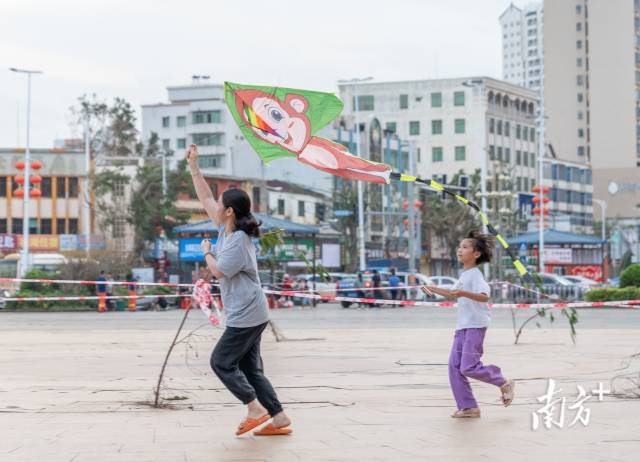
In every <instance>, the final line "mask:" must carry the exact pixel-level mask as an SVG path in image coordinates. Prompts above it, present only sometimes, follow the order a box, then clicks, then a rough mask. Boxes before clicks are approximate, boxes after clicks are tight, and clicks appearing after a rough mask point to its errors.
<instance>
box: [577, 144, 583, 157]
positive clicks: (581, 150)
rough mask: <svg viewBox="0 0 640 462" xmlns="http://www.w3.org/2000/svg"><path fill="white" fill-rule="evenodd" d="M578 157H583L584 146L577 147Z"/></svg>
mask: <svg viewBox="0 0 640 462" xmlns="http://www.w3.org/2000/svg"><path fill="white" fill-rule="evenodd" d="M578 156H580V157H582V156H584V146H578Z"/></svg>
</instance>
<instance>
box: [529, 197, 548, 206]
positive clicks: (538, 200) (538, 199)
mask: <svg viewBox="0 0 640 462" xmlns="http://www.w3.org/2000/svg"><path fill="white" fill-rule="evenodd" d="M550 201H551V199H549V198H548V197H543V198H542V203H543V204H548V203H549V202H550ZM533 203H534V204H539V203H540V197H539V196H535V197H534V198H533Z"/></svg>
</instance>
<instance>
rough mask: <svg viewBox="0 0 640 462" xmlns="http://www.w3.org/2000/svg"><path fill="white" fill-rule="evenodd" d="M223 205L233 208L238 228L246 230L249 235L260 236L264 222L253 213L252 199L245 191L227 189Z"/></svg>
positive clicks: (223, 195)
mask: <svg viewBox="0 0 640 462" xmlns="http://www.w3.org/2000/svg"><path fill="white" fill-rule="evenodd" d="M222 205H224V207H225V209H226V208H229V207H231V208H232V209H233V213H235V215H236V223H235V225H236V229H239V230H242V231H244V232H245V233H247V235H248V236H249V237H260V225H261V224H262V223H261V222H259V221H258V220H256V218H255V217H254V216H253V215H252V214H251V199H249V195H248V194H247V193H246V192H245V191H243V190H242V189H238V188H231V189H227V190H226V191H225V192H223V193H222Z"/></svg>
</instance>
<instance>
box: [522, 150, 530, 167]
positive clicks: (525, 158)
mask: <svg viewBox="0 0 640 462" xmlns="http://www.w3.org/2000/svg"><path fill="white" fill-rule="evenodd" d="M522 160H523V162H522V163H523V164H524V166H525V167H528V166H529V154H528V153H526V152H523V153H522Z"/></svg>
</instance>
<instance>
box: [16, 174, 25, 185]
mask: <svg viewBox="0 0 640 462" xmlns="http://www.w3.org/2000/svg"><path fill="white" fill-rule="evenodd" d="M13 180H14V181H15V182H16V183H18V184H24V177H23V176H22V175H18V176H16V177H15V178H14V179H13Z"/></svg>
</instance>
